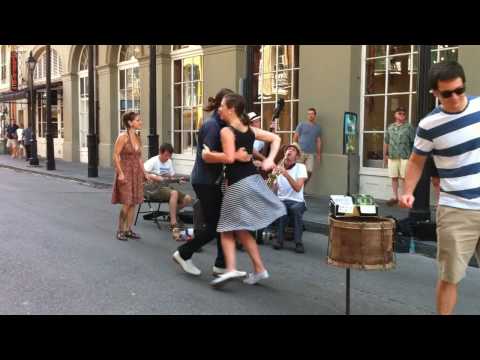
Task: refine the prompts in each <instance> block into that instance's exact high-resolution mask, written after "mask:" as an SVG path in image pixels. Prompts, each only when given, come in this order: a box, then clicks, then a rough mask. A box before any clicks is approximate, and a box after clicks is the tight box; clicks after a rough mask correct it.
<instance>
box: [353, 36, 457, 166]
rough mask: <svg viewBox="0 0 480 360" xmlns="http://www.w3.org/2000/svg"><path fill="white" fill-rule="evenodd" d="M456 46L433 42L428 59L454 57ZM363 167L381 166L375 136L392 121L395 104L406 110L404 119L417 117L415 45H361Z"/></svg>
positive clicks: (455, 56)
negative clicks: (362, 70)
mask: <svg viewBox="0 0 480 360" xmlns="http://www.w3.org/2000/svg"><path fill="white" fill-rule="evenodd" d="M457 58H458V45H436V46H435V47H434V49H433V50H432V62H433V63H437V62H440V61H448V60H457ZM362 64H363V65H362V66H363V67H364V76H363V78H362V82H363V89H364V91H363V94H362V102H363V119H362V120H363V121H362V137H363V155H362V156H363V158H362V165H363V167H369V168H384V164H383V150H382V147H383V143H379V138H382V141H383V137H384V134H385V131H386V129H387V127H388V126H389V125H390V124H391V123H392V122H393V112H394V111H395V109H396V108H397V107H398V106H403V107H405V108H406V109H407V116H408V121H409V122H410V123H412V124H416V123H417V121H418V120H419V119H417V115H416V112H417V105H416V103H417V93H416V91H417V73H418V46H417V45H365V46H364V47H363V56H362Z"/></svg>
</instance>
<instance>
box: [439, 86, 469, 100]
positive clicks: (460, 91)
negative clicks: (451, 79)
mask: <svg viewBox="0 0 480 360" xmlns="http://www.w3.org/2000/svg"><path fill="white" fill-rule="evenodd" d="M464 92H465V86H462V87H459V88H456V89H454V90H445V91H440V95H441V96H442V97H443V98H449V97H451V96H452V95H453V93H455V94H457V95H462V94H463V93H464Z"/></svg>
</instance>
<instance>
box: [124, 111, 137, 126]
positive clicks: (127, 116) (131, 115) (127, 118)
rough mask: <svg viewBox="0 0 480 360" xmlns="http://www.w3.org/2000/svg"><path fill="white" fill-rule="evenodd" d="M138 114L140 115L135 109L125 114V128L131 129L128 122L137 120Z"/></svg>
mask: <svg viewBox="0 0 480 360" xmlns="http://www.w3.org/2000/svg"><path fill="white" fill-rule="evenodd" d="M137 116H138V113H136V112H135V111H129V112H127V113H125V114H124V115H123V118H122V123H123V126H124V127H125V129H127V130H128V129H130V124H129V123H128V122H129V121H133V120H135V118H136V117H137Z"/></svg>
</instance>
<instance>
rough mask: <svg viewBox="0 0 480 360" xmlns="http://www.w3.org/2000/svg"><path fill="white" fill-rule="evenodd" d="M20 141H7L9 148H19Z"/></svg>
mask: <svg viewBox="0 0 480 360" xmlns="http://www.w3.org/2000/svg"><path fill="white" fill-rule="evenodd" d="M17 145H18V141H17V140H16V139H7V148H10V147H13V146H14V147H17Z"/></svg>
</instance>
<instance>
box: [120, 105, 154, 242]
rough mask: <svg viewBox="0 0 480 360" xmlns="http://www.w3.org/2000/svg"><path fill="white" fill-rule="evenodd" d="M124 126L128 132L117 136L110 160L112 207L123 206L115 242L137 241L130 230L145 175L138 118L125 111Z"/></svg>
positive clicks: (139, 120) (140, 199)
mask: <svg viewBox="0 0 480 360" xmlns="http://www.w3.org/2000/svg"><path fill="white" fill-rule="evenodd" d="M123 126H124V127H125V129H126V130H127V131H125V132H122V133H121V134H120V135H118V138H117V141H116V142H115V149H114V155H113V161H114V163H115V179H114V183H113V191H112V204H122V209H121V210H120V216H119V221H118V230H117V235H116V237H117V239H118V240H122V241H127V240H128V238H131V239H140V235H138V234H136V233H135V232H133V230H132V225H133V215H134V212H135V207H136V206H137V205H139V204H141V203H143V184H144V181H145V180H146V179H147V175H148V174H147V173H146V171H145V170H144V168H143V161H142V143H141V141H140V136H139V135H137V131H138V130H140V129H141V128H142V120H141V119H140V115H139V114H137V113H135V112H133V111H132V112H128V113H126V114H125V115H123Z"/></svg>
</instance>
